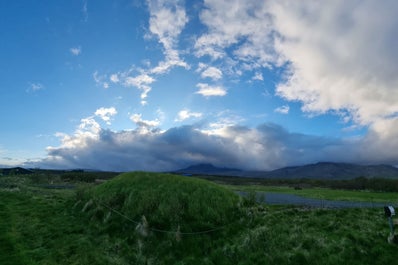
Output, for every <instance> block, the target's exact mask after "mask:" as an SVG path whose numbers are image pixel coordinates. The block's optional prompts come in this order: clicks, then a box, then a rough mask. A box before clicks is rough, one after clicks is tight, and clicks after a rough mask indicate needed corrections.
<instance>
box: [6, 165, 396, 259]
mask: <svg viewBox="0 0 398 265" xmlns="http://www.w3.org/2000/svg"><path fill="white" fill-rule="evenodd" d="M35 181H37V180H34V179H32V178H31V177H30V176H18V177H17V176H13V177H0V264H12V265H18V264H242V265H244V264H394V262H396V257H397V255H396V253H397V251H398V247H397V246H396V245H393V244H388V243H387V236H388V235H389V227H388V222H387V219H386V218H385V217H384V212H383V209H380V208H370V209H367V208H361V209H310V208H304V207H290V206H269V205H261V204H257V203H256V202H255V200H253V197H249V198H246V199H242V198H240V197H238V196H237V195H236V194H235V193H234V192H233V191H231V190H229V189H227V188H225V187H222V186H220V185H218V184H215V183H212V182H209V181H206V180H200V179H196V178H192V177H181V176H174V175H167V174H154V173H145V172H135V173H126V174H122V175H120V176H118V177H116V178H114V179H112V180H110V181H107V182H105V183H103V184H100V185H94V184H87V183H86V182H84V181H76V182H75V183H73V184H74V185H75V186H76V189H75V190H71V189H65V190H62V189H48V188H43V187H42V186H40V185H37V183H35ZM50 181H52V183H55V182H54V178H53V177H52V178H51V180H50ZM57 181H58V182H57V183H56V184H62V183H64V181H65V180H63V179H62V178H59V179H57ZM68 181H69V180H68ZM43 182H45V181H43V180H40V183H41V184H45V183H43ZM68 183H69V182H68ZM69 184H70V183H69ZM390 195H391V196H393V197H394V196H395V195H394V194H390ZM349 196H352V195H349Z"/></svg>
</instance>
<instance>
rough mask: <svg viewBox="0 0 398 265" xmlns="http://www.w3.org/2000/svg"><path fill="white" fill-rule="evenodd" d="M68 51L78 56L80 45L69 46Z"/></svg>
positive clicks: (80, 50)
mask: <svg viewBox="0 0 398 265" xmlns="http://www.w3.org/2000/svg"><path fill="white" fill-rule="evenodd" d="M69 51H70V53H71V54H72V55H75V56H78V55H79V54H81V53H82V48H81V47H80V46H79V47H74V48H70V49H69Z"/></svg>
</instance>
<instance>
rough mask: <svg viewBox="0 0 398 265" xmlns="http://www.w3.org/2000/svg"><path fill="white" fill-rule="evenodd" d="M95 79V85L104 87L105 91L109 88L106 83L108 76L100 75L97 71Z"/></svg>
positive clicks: (94, 75) (94, 74)
mask: <svg viewBox="0 0 398 265" xmlns="http://www.w3.org/2000/svg"><path fill="white" fill-rule="evenodd" d="M93 79H94V81H95V83H96V84H97V85H98V86H102V87H103V88H105V89H107V88H109V83H108V82H106V81H104V80H106V79H107V78H106V75H100V74H99V73H98V71H95V72H94V73H93Z"/></svg>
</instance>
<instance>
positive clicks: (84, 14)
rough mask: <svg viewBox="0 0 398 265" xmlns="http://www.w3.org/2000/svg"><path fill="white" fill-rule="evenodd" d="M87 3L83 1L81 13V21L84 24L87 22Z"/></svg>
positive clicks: (85, 0)
mask: <svg viewBox="0 0 398 265" xmlns="http://www.w3.org/2000/svg"><path fill="white" fill-rule="evenodd" d="M87 1H88V0H83V7H82V13H83V21H84V22H87V20H88V9H87Z"/></svg>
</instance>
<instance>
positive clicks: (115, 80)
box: [109, 74, 120, 84]
mask: <svg viewBox="0 0 398 265" xmlns="http://www.w3.org/2000/svg"><path fill="white" fill-rule="evenodd" d="M109 79H110V80H111V81H112V82H113V83H115V84H116V83H119V81H120V80H119V75H118V74H111V77H110V78H109Z"/></svg>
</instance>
